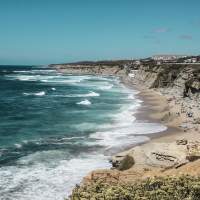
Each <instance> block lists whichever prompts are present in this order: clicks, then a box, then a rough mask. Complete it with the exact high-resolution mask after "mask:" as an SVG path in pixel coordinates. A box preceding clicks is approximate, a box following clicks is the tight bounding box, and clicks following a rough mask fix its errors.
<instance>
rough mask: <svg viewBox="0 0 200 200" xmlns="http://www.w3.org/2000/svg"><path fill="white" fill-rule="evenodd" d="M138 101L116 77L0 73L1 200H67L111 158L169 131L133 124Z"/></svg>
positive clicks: (18, 69)
mask: <svg viewBox="0 0 200 200" xmlns="http://www.w3.org/2000/svg"><path fill="white" fill-rule="evenodd" d="M137 93H138V91H135V90H132V89H129V88H127V87H125V86H124V85H123V84H122V83H121V81H120V79H119V78H117V77H113V76H94V75H72V74H68V75H64V74H61V73H59V72H57V71H55V70H54V69H51V68H49V67H47V66H0V199H1V200H27V199H31V200H63V199H64V197H67V196H68V195H69V194H70V192H71V190H72V188H73V187H74V186H75V184H78V183H79V182H80V181H81V179H82V178H83V177H84V176H85V175H86V174H87V173H88V172H90V171H91V170H94V169H101V168H109V167H111V166H110V163H109V162H108V159H109V157H110V156H111V155H112V154H113V153H116V152H118V151H120V150H123V149H124V148H126V147H127V146H130V145H134V144H137V143H141V142H144V141H148V140H149V137H148V134H152V133H156V132H160V131H163V130H165V129H166V127H165V126H163V125H161V124H158V123H150V122H147V121H144V122H143V121H141V120H140V121H138V120H137V119H136V118H135V116H134V113H136V112H137V110H138V109H139V108H140V106H141V100H140V99H138V97H137Z"/></svg>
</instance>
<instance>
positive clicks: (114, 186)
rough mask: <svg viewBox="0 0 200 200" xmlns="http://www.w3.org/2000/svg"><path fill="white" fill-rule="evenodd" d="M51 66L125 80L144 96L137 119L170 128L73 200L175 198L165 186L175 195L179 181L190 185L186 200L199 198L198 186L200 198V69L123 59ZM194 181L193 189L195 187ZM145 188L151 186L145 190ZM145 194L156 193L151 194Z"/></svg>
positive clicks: (125, 155) (115, 160) (94, 176)
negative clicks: (135, 188) (118, 77)
mask: <svg viewBox="0 0 200 200" xmlns="http://www.w3.org/2000/svg"><path fill="white" fill-rule="evenodd" d="M51 66H52V67H54V68H56V69H57V70H58V71H60V72H62V73H70V74H71V73H72V74H99V75H114V76H120V77H121V80H122V81H123V83H124V84H126V85H127V86H128V87H133V88H134V89H137V90H138V91H140V93H139V94H138V96H139V98H140V99H142V100H143V105H142V107H141V108H140V109H139V110H138V113H137V115H138V116H136V118H138V119H140V118H141V119H148V120H150V121H156V122H160V123H162V124H164V125H166V126H167V127H168V130H167V131H165V132H163V133H160V134H156V135H152V138H151V140H150V141H148V142H147V143H145V144H140V145H138V146H134V147H132V148H129V149H128V150H126V151H123V152H120V153H118V154H116V155H113V157H112V159H111V160H110V162H111V163H112V166H113V167H112V169H105V170H95V171H92V172H91V173H90V174H88V175H87V176H86V177H84V179H83V181H82V183H81V184H80V186H77V187H76V188H75V189H74V191H73V192H72V196H71V197H70V198H71V199H73V200H76V199H77V200H78V199H80V200H83V199H84V200H86V199H108V200H110V199H113V200H115V199H116V200H117V199H161V198H160V197H163V196H166V198H164V199H168V198H169V199H170V197H171V196H170V194H168V192H166V190H165V189H163V187H162V186H163V185H165V186H166V188H168V186H169V187H174V190H173V192H175V190H176V189H177V188H176V187H179V186H180V187H181V185H179V186H177V185H178V184H180V179H181V180H184V181H185V180H186V182H187V183H188V185H187V184H186V185H187V187H188V192H187V193H184V194H185V196H183V197H184V198H185V199H186V197H187V198H190V199H195V198H196V196H198V195H199V194H200V187H197V191H199V193H198V195H197V194H196V193H195V195H196V196H195V195H194V194H193V193H194V190H195V189H194V188H193V185H198V184H200V182H199V179H198V178H199V175H200V170H199V169H200V159H199V158H200V64H187V63H185V64H182V63H180V64H179V63H163V64H160V63H159V64H158V63H155V62H154V61H152V60H148V61H147V60H144V61H140V63H137V62H134V61H130V60H121V61H101V62H79V63H68V64H55V65H51ZM188 175H189V176H190V178H189V180H190V182H189V181H188V178H187V176H188ZM155 177H159V178H157V179H155ZM179 177H180V179H178V178H179ZM183 177H184V178H183ZM191 177H193V178H191ZM169 179H170V180H169ZM177 179H178V180H177ZM152 180H154V181H153V182H155V180H156V181H157V182H156V186H155V187H154V186H152V188H153V189H152V188H150V186H149V185H151V184H150V183H148V184H147V182H148V181H150V182H151V181H152ZM184 181H182V182H184ZM191 181H194V184H192V186H191V187H190V186H189V183H193V182H191ZM158 182H159V183H160V185H159V184H158ZM175 183H176V184H175ZM184 183H185V182H184ZM138 184H140V185H138ZM141 184H143V186H144V185H145V184H146V186H145V187H147V186H149V187H148V188H144V187H143V189H141ZM173 184H175V186H174V185H173ZM181 184H182V183H181ZM154 185H155V184H154ZM129 186H131V187H132V191H135V190H134V189H133V188H134V187H136V186H137V192H135V193H134V194H136V193H137V195H138V196H137V197H136V196H134V194H132V193H131V192H130V190H129V189H127V188H129ZM180 187H179V189H180ZM185 187H186V186H184V187H183V188H185ZM98 188H99V189H98ZM179 189H177V191H179ZM158 190H159V191H160V193H162V195H161V196H159V195H160V193H159V192H158ZM138 191H140V192H139V194H138ZM146 191H147V193H148V192H152V194H150V193H148V194H146ZM153 191H154V192H158V193H159V194H157V196H154V197H155V198H153V197H151V195H155V194H154V193H153ZM167 191H168V190H167ZM195 191H196V190H195ZM171 192H172V191H171ZM164 193H165V194H164ZM169 193H170V191H169ZM114 194H117V196H114ZM192 194H193V197H194V198H192ZM109 195H110V196H109ZM120 195H121V196H120ZM131 195H132V196H131ZM145 195H147V196H148V198H147V197H146V196H145ZM174 195H175V194H174ZM187 195H188V196H187ZM126 197H127V198H126ZM198 197H200V196H198ZM184 198H180V195H179V194H177V197H176V198H175V196H174V199H184ZM196 199H198V198H196Z"/></svg>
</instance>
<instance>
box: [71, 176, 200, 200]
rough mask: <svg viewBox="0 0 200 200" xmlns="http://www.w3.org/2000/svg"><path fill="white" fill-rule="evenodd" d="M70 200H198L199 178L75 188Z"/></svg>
mask: <svg viewBox="0 0 200 200" xmlns="http://www.w3.org/2000/svg"><path fill="white" fill-rule="evenodd" d="M70 199H71V200H200V177H192V176H182V177H177V178H175V177H165V178H161V177H156V178H149V179H146V180H143V181H140V182H136V183H134V184H130V185H128V184H124V185H123V184H114V185H113V184H112V185H111V184H106V183H103V182H100V181H99V182H96V183H94V184H92V185H90V186H84V187H78V186H77V187H76V188H75V189H74V191H73V193H72V196H71V198H70Z"/></svg>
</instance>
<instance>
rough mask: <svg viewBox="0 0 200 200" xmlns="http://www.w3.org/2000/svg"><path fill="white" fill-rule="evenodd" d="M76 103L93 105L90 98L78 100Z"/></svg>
mask: <svg viewBox="0 0 200 200" xmlns="http://www.w3.org/2000/svg"><path fill="white" fill-rule="evenodd" d="M76 104H78V105H86V106H89V105H91V104H92V103H91V102H90V101H89V100H87V99H85V100H83V101H80V102H78V103H76Z"/></svg>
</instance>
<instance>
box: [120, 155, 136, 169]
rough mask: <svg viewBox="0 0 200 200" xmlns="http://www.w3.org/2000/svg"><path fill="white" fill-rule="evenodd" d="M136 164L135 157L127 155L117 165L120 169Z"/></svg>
mask: <svg viewBox="0 0 200 200" xmlns="http://www.w3.org/2000/svg"><path fill="white" fill-rule="evenodd" d="M134 164H135V161H134V158H133V157H132V156H129V155H126V156H125V157H124V159H123V160H122V161H121V162H120V163H119V166H118V167H117V169H118V170H121V171H123V170H127V169H130V168H131V167H132V166H133V165H134Z"/></svg>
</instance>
